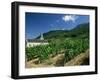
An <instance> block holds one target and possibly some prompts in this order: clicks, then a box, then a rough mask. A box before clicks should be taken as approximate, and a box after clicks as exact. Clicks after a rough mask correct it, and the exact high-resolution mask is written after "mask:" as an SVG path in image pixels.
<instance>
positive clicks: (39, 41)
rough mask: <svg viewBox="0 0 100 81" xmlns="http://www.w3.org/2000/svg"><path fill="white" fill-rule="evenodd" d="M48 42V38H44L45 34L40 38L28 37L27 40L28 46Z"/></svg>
mask: <svg viewBox="0 0 100 81" xmlns="http://www.w3.org/2000/svg"><path fill="white" fill-rule="evenodd" d="M46 44H48V41H47V40H44V38H43V34H41V37H40V39H27V40H26V47H34V46H37V45H46Z"/></svg>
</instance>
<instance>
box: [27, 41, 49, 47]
mask: <svg viewBox="0 0 100 81" xmlns="http://www.w3.org/2000/svg"><path fill="white" fill-rule="evenodd" d="M46 44H48V43H41V42H27V45H26V46H27V47H33V46H37V45H46Z"/></svg>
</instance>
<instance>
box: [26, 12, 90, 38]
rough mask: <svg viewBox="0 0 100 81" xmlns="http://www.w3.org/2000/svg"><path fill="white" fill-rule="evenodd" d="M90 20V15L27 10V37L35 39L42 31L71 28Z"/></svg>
mask: <svg viewBox="0 0 100 81" xmlns="http://www.w3.org/2000/svg"><path fill="white" fill-rule="evenodd" d="M88 22H89V16H88V15H76V14H51V13H33V12H26V13H25V37H26V39H34V38H36V37H38V36H39V35H40V34H41V33H42V34H43V33H46V32H48V31H52V30H71V29H73V28H75V27H76V26H77V25H79V24H82V23H88Z"/></svg>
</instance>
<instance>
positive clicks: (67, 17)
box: [62, 15, 78, 22]
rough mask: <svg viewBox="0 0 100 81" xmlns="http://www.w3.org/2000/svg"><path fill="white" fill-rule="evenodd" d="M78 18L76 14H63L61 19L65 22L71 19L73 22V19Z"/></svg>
mask: <svg viewBox="0 0 100 81" xmlns="http://www.w3.org/2000/svg"><path fill="white" fill-rule="evenodd" d="M77 18H78V16H76V15H65V16H63V17H62V19H63V20H64V21H65V22H68V21H72V22H75V20H76V19H77Z"/></svg>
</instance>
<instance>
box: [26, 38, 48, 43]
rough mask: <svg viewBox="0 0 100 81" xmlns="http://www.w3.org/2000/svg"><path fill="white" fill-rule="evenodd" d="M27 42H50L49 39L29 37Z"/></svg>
mask: <svg viewBox="0 0 100 81" xmlns="http://www.w3.org/2000/svg"><path fill="white" fill-rule="evenodd" d="M27 42H41V43H48V41H47V40H40V39H27Z"/></svg>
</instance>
